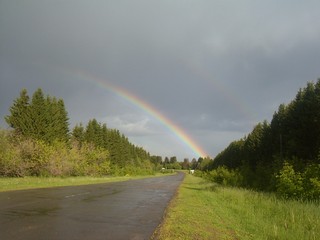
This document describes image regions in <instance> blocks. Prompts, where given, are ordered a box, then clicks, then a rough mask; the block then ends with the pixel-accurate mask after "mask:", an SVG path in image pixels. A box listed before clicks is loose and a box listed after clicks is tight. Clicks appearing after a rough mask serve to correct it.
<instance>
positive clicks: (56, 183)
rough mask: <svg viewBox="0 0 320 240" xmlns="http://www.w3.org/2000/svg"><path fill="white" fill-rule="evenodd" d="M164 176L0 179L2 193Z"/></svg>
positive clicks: (158, 174) (159, 174) (160, 174)
mask: <svg viewBox="0 0 320 240" xmlns="http://www.w3.org/2000/svg"><path fill="white" fill-rule="evenodd" d="M158 176H164V174H162V173H157V174H155V175H146V176H124V177H65V178H60V177H23V178H0V192H4V191H13V190H22V189H33V188H48V187H62V186H76V185H87V184H97V183H107V182H119V181H127V180H131V179H140V178H148V177H158Z"/></svg>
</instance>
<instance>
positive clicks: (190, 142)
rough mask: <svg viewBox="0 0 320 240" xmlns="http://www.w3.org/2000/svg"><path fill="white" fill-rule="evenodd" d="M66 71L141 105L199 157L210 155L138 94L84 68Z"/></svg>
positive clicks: (140, 106)
mask: <svg viewBox="0 0 320 240" xmlns="http://www.w3.org/2000/svg"><path fill="white" fill-rule="evenodd" d="M64 70H65V71H67V72H69V73H71V74H72V75H76V76H78V77H79V78H81V79H84V80H90V81H93V82H95V83H96V84H97V85H99V86H100V87H103V88H106V89H108V90H111V91H112V92H114V93H115V94H117V95H118V96H120V97H122V98H124V99H125V100H127V101H129V102H130V103H132V104H134V105H135V106H137V107H139V108H140V109H142V110H143V111H145V112H146V113H148V114H150V115H151V116H153V117H154V118H155V119H157V120H158V121H159V122H160V123H161V124H163V125H164V126H165V127H166V128H168V129H169V130H170V131H171V132H172V133H174V135H175V136H176V137H177V138H178V139H179V140H180V141H181V142H183V143H184V144H185V145H186V146H188V147H189V148H190V149H191V150H192V152H193V153H194V154H195V155H196V156H198V157H206V156H209V155H208V154H207V153H206V152H205V151H204V150H203V149H202V148H201V147H200V146H199V145H198V144H197V143H196V142H195V141H194V140H193V139H192V138H191V137H190V136H189V135H188V134H187V133H186V131H185V130H183V129H182V128H181V127H179V126H178V125H177V124H176V123H174V122H173V121H172V120H170V119H169V118H167V117H166V116H165V115H164V114H162V113H161V112H160V111H159V110H157V109H156V108H155V107H154V106H151V105H150V104H149V103H147V102H145V101H143V100H142V99H141V98H139V97H138V96H136V95H133V94H132V93H131V92H129V91H128V90H126V89H124V88H120V87H118V86H116V85H114V84H111V83H110V82H108V81H107V80H105V79H103V78H100V77H97V76H95V75H93V74H91V73H88V72H85V71H83V70H70V69H69V70H66V69H64Z"/></svg>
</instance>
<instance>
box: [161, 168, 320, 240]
mask: <svg viewBox="0 0 320 240" xmlns="http://www.w3.org/2000/svg"><path fill="white" fill-rule="evenodd" d="M157 237H158V239H160V240H161V239H290V240H295V239H297V240H302V239H320V206H319V204H314V203H303V202H299V201H285V200H280V199H277V198H276V197H275V196H274V195H269V194H262V193H257V192H254V191H249V190H243V189H237V188H224V187H220V186H217V185H214V184H212V183H209V182H207V181H205V180H203V179H202V178H198V177H194V176H191V175H189V174H187V175H186V178H185V180H184V182H183V184H182V185H181V187H180V189H179V191H178V194H177V196H176V198H175V199H174V200H173V201H172V202H171V204H170V207H169V208H168V210H167V213H166V216H165V219H164V222H163V224H162V226H161V227H160V229H159V230H158V231H157Z"/></svg>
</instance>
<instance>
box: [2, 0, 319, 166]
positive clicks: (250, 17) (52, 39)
mask: <svg viewBox="0 0 320 240" xmlns="http://www.w3.org/2000/svg"><path fill="white" fill-rule="evenodd" d="M319 9H320V1H318V0H305V1H301V0H280V1H279V0H268V1H262V0H241V1H239V0H184V1H182V0H175V1H173V0H161V1H160V0H158V1H154V0H121V1H119V0H90V1H89V0H28V1H25V0H0V103H1V106H0V117H1V119H0V126H1V127H2V128H8V126H7V124H6V123H5V121H4V116H5V115H7V114H8V109H9V108H10V106H11V104H12V102H13V100H14V99H15V98H17V97H18V95H19V92H20V91H21V89H22V88H26V89H27V90H28V92H29V95H30V96H31V95H32V94H33V92H34V91H35V90H36V89H37V88H39V87H40V88H42V89H43V91H44V92H45V93H46V94H49V95H51V96H57V97H59V98H63V99H64V101H65V104H66V108H67V111H68V113H69V117H70V127H71V128H72V127H73V126H74V125H75V124H76V123H79V122H82V123H84V124H86V123H87V121H88V120H89V119H92V118H96V119H97V120H98V121H99V122H101V123H107V125H108V126H109V127H110V128H117V129H119V130H120V131H121V132H122V133H124V134H125V135H126V136H128V138H129V140H130V141H131V142H133V143H134V144H136V145H139V146H142V147H144V148H145V149H146V150H148V151H149V152H150V153H151V154H155V155H162V156H174V155H175V156H177V157H178V159H179V160H183V158H185V157H187V158H189V159H191V158H193V157H198V156H196V154H195V153H194V152H193V150H192V146H188V144H186V143H185V142H184V141H183V139H181V138H179V137H178V136H177V135H176V133H175V132H174V131H172V129H170V128H168V127H167V126H166V124H163V122H161V121H160V120H159V118H158V117H157V116H155V115H153V114H152V113H150V112H148V111H145V109H143V108H141V105H140V106H139V104H137V102H134V101H131V100H132V99H131V100H130V99H129V100H128V98H126V96H125V95H123V94H122V95H121V94H119V92H118V93H117V91H115V89H121V91H123V92H126V93H128V94H130V96H135V97H137V98H138V99H140V103H141V102H144V103H147V104H149V105H150V106H151V107H152V108H153V109H154V110H155V112H156V113H159V114H162V115H163V116H165V117H166V118H167V119H169V120H170V121H171V122H172V123H174V124H175V125H176V126H179V128H180V129H181V130H182V131H183V134H185V135H188V136H189V137H190V138H191V139H192V140H193V141H194V142H195V143H196V144H197V145H198V146H199V147H200V148H202V149H203V150H204V151H205V152H206V154H208V155H210V156H211V157H214V156H215V155H216V154H218V153H219V152H220V151H222V150H223V149H224V148H225V147H227V145H228V144H229V143H230V142H231V141H233V140H236V139H239V138H241V137H243V136H244V135H245V134H247V133H249V132H250V131H251V130H252V128H253V127H254V125H255V124H257V123H258V122H261V121H263V120H265V119H266V120H271V118H272V115H273V113H274V111H276V110H277V108H278V106H279V105H280V104H281V103H288V102H290V101H291V100H292V99H293V98H294V97H295V95H296V93H297V91H298V90H299V88H302V87H305V86H306V83H307V82H308V81H316V80H317V79H318V77H320V14H319ZM98 82H99V83H98ZM111 86H114V87H115V88H112V87H111Z"/></svg>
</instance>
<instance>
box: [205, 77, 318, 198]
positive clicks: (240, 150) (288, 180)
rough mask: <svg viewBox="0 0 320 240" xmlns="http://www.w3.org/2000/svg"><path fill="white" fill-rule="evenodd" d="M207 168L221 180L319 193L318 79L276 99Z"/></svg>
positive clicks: (288, 192)
mask: <svg viewBox="0 0 320 240" xmlns="http://www.w3.org/2000/svg"><path fill="white" fill-rule="evenodd" d="M207 170H208V171H212V172H211V175H210V174H209V175H210V176H211V177H212V178H213V179H215V180H217V181H218V182H220V183H223V182H224V183H225V184H231V185H237V186H241V187H248V188H253V189H258V190H266V191H276V192H278V193H279V194H280V195H282V196H284V197H288V198H305V199H319V197H320V79H319V80H318V81H317V82H316V83H313V82H309V83H308V84H307V86H306V87H305V88H303V89H300V90H299V91H298V93H297V95H296V97H295V99H294V100H292V101H291V102H290V103H289V104H287V105H285V104H281V105H280V106H279V108H278V110H277V111H276V112H275V113H274V115H273V118H272V120H271V122H270V123H269V122H267V121H264V122H261V123H258V124H257V125H256V126H255V127H254V128H253V130H252V131H251V132H250V133H249V134H248V135H247V136H245V137H243V138H242V139H240V140H236V141H233V142H231V143H230V145H229V146H228V147H227V148H226V149H224V150H223V151H222V152H221V153H219V154H218V155H217V156H216V157H215V158H214V160H213V161H211V162H210V164H208V165H207Z"/></svg>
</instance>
